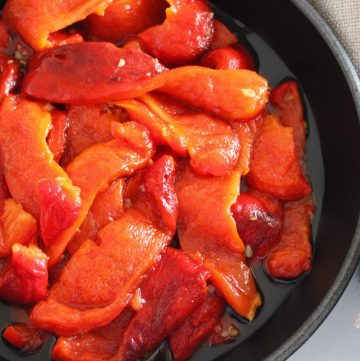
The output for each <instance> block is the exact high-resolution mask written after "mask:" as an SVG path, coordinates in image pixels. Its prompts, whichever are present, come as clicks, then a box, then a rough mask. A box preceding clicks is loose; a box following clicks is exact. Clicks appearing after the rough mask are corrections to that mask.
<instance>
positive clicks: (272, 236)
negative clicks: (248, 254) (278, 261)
mask: <svg viewBox="0 0 360 361" xmlns="http://www.w3.org/2000/svg"><path fill="white" fill-rule="evenodd" d="M231 211H232V213H233V216H234V219H235V221H236V225H237V230H238V232H239V235H240V237H241V239H242V240H243V241H244V243H245V244H246V245H249V246H251V248H252V250H253V251H254V254H255V256H257V257H259V258H264V257H265V256H266V255H267V253H268V252H269V251H270V250H271V248H273V246H274V245H275V244H276V242H278V241H279V239H280V236H281V233H282V227H283V219H282V217H281V216H279V215H278V214H276V213H272V212H271V210H270V209H268V207H267V206H266V204H265V203H264V202H263V201H262V200H261V198H258V197H255V196H254V195H251V194H247V193H242V194H240V196H239V197H238V199H237V201H236V203H235V204H233V205H232V207H231Z"/></svg>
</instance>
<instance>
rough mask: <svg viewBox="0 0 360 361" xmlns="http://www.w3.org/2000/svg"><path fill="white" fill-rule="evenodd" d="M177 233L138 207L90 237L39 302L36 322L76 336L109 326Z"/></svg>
mask: <svg viewBox="0 0 360 361" xmlns="http://www.w3.org/2000/svg"><path fill="white" fill-rule="evenodd" d="M170 240H171V236H169V235H167V234H165V233H164V232H162V231H160V230H159V229H157V228H156V227H155V226H154V224H153V223H152V222H151V221H149V220H148V219H147V218H146V217H144V216H143V215H142V213H141V212H139V211H137V210H135V209H129V210H127V211H126V212H125V214H124V215H123V216H122V217H121V218H120V219H119V220H118V221H115V222H112V223H110V224H108V225H107V226H106V227H105V228H103V229H102V230H101V231H100V232H99V236H98V242H99V245H97V244H96V243H94V242H93V241H90V240H88V241H86V242H85V243H83V244H82V245H81V247H80V248H79V249H78V251H77V252H76V253H75V254H74V255H73V256H72V258H71V259H70V261H69V263H68V264H67V265H66V266H65V268H64V270H63V272H62V274H61V276H60V278H59V281H58V282H56V283H55V284H54V285H53V286H52V288H51V289H50V291H49V297H48V298H47V300H45V301H43V302H40V303H38V304H37V305H36V306H35V307H34V309H33V311H32V313H31V321H32V323H33V324H34V326H35V327H37V328H40V329H45V330H48V331H50V332H52V333H55V334H56V335H58V336H59V335H60V336H72V335H76V334H79V333H83V332H86V331H89V330H91V329H93V328H98V327H101V326H103V325H106V324H107V323H109V322H110V321H112V320H113V319H115V318H116V317H117V316H118V315H119V313H120V312H121V311H122V310H123V309H124V308H125V307H126V305H127V304H128V302H129V301H130V300H131V298H132V293H133V292H134V291H135V290H136V288H137V287H138V284H139V282H140V280H141V276H142V275H143V274H144V273H146V272H147V271H148V270H149V269H150V268H151V267H152V266H153V265H154V264H155V263H156V262H157V260H158V255H159V254H160V253H161V252H163V250H164V249H165V247H166V245H167V244H168V243H169V242H170Z"/></svg>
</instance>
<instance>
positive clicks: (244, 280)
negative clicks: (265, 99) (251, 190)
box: [175, 166, 261, 320]
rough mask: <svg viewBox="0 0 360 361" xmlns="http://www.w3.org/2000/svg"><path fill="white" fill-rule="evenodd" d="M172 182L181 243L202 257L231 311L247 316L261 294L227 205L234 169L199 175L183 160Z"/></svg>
mask: <svg viewBox="0 0 360 361" xmlns="http://www.w3.org/2000/svg"><path fill="white" fill-rule="evenodd" d="M175 187H176V191H177V195H178V198H179V222H178V236H179V239H180V244H181V247H182V248H183V249H184V250H185V251H186V252H188V253H189V254H192V255H195V256H196V255H197V254H200V255H201V256H202V257H203V258H204V266H205V268H207V269H208V270H209V271H210V275H211V276H210V281H211V282H212V283H213V284H214V286H215V287H216V288H217V290H218V291H219V292H220V293H221V294H222V295H223V296H224V297H225V299H226V301H227V302H228V303H229V304H230V305H231V306H232V307H233V308H234V309H235V311H236V312H238V313H239V314H240V315H242V316H244V317H247V318H248V319H250V320H251V319H252V318H253V317H254V314H255V311H256V308H257V307H258V306H259V305H260V304H261V300H260V296H259V294H258V293H257V291H256V286H255V282H254V278H253V275H252V273H251V270H250V269H249V267H248V266H247V265H246V263H245V256H244V254H243V252H244V245H243V243H242V241H241V239H240V237H239V235H238V233H237V229H236V223H235V221H234V219H233V217H232V214H231V210H230V208H231V205H232V204H233V203H235V201H236V198H237V196H238V195H239V188H240V172H239V171H233V172H232V173H231V174H230V175H229V176H227V177H210V176H208V177H203V176H199V175H196V174H195V173H194V172H193V171H191V170H190V169H189V167H188V166H185V167H184V168H183V169H182V170H181V171H180V174H179V175H178V177H177V182H176V184H175ZM209 194H211V197H209Z"/></svg>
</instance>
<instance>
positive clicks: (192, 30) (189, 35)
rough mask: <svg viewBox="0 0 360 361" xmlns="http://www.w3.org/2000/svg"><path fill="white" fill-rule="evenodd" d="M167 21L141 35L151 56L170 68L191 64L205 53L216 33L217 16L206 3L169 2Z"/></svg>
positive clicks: (194, 0)
mask: <svg viewBox="0 0 360 361" xmlns="http://www.w3.org/2000/svg"><path fill="white" fill-rule="evenodd" d="M167 2H168V3H169V4H170V7H169V8H168V9H166V20H165V21H164V23H163V24H162V25H158V26H153V27H151V28H149V29H147V30H145V31H144V32H143V33H141V34H140V38H141V39H142V40H143V41H144V43H145V46H146V47H147V48H148V49H149V50H150V52H151V54H152V55H153V56H155V57H157V58H159V59H160V61H161V62H162V63H163V64H165V65H169V66H174V65H184V64H190V63H192V62H194V60H196V59H197V57H198V56H199V55H201V54H202V53H203V52H205V51H206V50H207V49H208V48H209V46H210V43H211V39H212V37H213V33H214V24H213V17H214V14H213V13H212V12H211V9H210V7H209V5H208V4H207V2H206V1H204V0H167Z"/></svg>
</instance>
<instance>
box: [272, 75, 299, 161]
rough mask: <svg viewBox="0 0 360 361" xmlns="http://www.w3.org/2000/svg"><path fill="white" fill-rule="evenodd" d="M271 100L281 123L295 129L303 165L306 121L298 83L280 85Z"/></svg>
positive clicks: (291, 82)
mask: <svg viewBox="0 0 360 361" xmlns="http://www.w3.org/2000/svg"><path fill="white" fill-rule="evenodd" d="M270 100H271V103H272V104H273V105H274V107H275V109H276V111H277V113H278V116H279V119H280V121H281V123H282V124H283V125H285V126H286V127H291V128H293V130H294V140H295V144H296V150H297V153H298V159H299V161H300V163H301V164H303V163H304V153H305V143H306V123H305V121H304V111H303V106H302V102H301V96H300V92H299V87H298V85H297V83H296V82H295V81H288V82H285V83H282V84H280V85H278V86H277V87H276V88H275V89H273V90H272V91H271V94H270Z"/></svg>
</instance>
